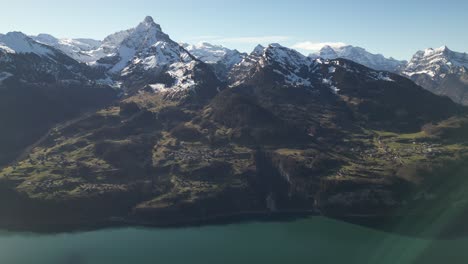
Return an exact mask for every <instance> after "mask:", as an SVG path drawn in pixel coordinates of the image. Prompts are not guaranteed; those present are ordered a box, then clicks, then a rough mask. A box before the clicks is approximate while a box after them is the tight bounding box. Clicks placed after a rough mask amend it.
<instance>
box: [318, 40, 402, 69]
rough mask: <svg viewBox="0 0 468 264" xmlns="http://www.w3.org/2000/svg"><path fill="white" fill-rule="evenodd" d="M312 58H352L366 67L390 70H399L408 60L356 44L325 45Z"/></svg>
mask: <svg viewBox="0 0 468 264" xmlns="http://www.w3.org/2000/svg"><path fill="white" fill-rule="evenodd" d="M310 57H311V58H314V59H315V58H323V59H337V58H343V59H348V60H352V61H354V62H357V63H359V64H362V65H364V66H366V67H369V68H372V69H375V70H382V71H390V72H399V70H400V69H401V68H402V67H404V65H405V63H406V61H399V60H395V59H393V58H385V57H384V56H383V55H381V54H372V53H370V52H368V51H366V50H365V49H363V48H361V47H354V46H350V45H348V46H342V47H334V48H333V47H330V46H325V47H323V48H322V49H321V50H320V51H319V52H318V53H314V54H311V55H310Z"/></svg>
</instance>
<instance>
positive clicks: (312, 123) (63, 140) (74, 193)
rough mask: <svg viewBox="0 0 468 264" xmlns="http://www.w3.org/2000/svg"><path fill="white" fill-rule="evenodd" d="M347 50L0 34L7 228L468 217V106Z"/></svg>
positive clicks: (152, 31)
mask: <svg viewBox="0 0 468 264" xmlns="http://www.w3.org/2000/svg"><path fill="white" fill-rule="evenodd" d="M67 43H68V44H70V45H68V44H67ZM76 52H77V53H76ZM340 52H342V54H345V55H349V56H350V57H352V58H354V59H355V60H358V59H360V60H361V62H363V61H364V62H366V63H371V62H372V63H373V64H379V65H380V66H381V67H384V66H386V67H390V66H389V65H392V60H391V59H385V58H384V59H382V58H381V57H379V56H378V55H375V56H374V55H372V54H371V55H369V54H367V53H365V51H363V50H362V49H359V48H354V47H347V48H346V47H344V48H343V49H342V50H341V51H340ZM434 53H436V52H434ZM67 54H69V55H67ZM337 54H338V52H337V51H335V50H333V51H331V50H330V49H328V51H327V50H323V54H322V55H323V56H321V58H314V56H304V55H302V54H301V53H299V52H297V51H296V50H293V49H289V48H287V47H284V46H281V45H280V44H270V45H267V46H261V45H259V46H257V47H256V48H255V49H254V50H253V51H252V52H251V53H250V54H240V53H238V52H236V51H231V50H229V49H226V48H223V47H220V46H214V45H210V44H207V43H204V44H201V45H193V46H192V45H185V44H184V45H180V44H178V43H177V42H175V41H173V40H172V39H171V38H170V37H169V35H167V34H166V33H165V32H163V31H162V29H161V26H160V25H158V24H156V23H155V22H154V20H153V19H152V18H151V17H146V18H145V19H144V21H142V22H141V23H139V24H138V25H137V26H136V27H135V28H131V29H128V30H124V31H120V32H117V33H114V34H111V35H109V36H108V37H106V38H105V39H104V40H103V41H102V42H98V41H91V40H83V39H80V40H60V39H56V38H53V37H51V36H47V35H39V36H36V37H34V38H31V37H28V36H26V35H24V34H22V33H9V34H6V35H0V82H1V83H0V123H2V131H1V132H0V150H1V151H0V164H1V165H3V167H2V168H1V169H0V210H1V211H2V216H3V217H2V218H0V226H6V227H10V228H27V229H41V228H50V227H57V226H60V227H63V228H64V229H73V228H82V227H84V226H88V225H90V226H95V225H98V224H99V225H110V224H116V223H121V224H128V223H132V224H155V225H168V224H171V225H176V224H187V223H188V224H190V223H200V222H201V223H205V222H206V221H209V220H210V219H232V218H233V217H236V216H245V214H246V212H248V213H247V214H248V215H249V216H252V215H268V216H271V215H276V214H284V213H286V214H288V215H289V214H292V213H301V214H302V213H307V214H309V213H313V214H321V215H325V216H329V217H335V218H339V219H345V220H347V221H349V219H350V218H354V217H356V216H360V217H363V216H366V217H367V216H372V219H381V218H383V219H390V218H393V217H396V216H401V215H416V216H418V217H421V218H423V219H426V218H427V219H435V217H437V216H439V215H440V214H441V213H443V212H444V210H450V212H455V213H457V214H460V215H462V216H463V217H460V219H462V220H466V219H468V207H467V206H466V203H465V201H466V200H467V199H468V196H467V193H468V191H467V190H466V186H468V184H466V183H467V182H466V177H465V174H466V173H465V172H466V170H467V169H468V168H467V165H466V162H465V161H466V159H467V158H468V154H467V153H468V148H467V147H466V141H467V140H468V137H467V136H466V135H467V133H466V132H467V131H468V118H467V109H466V108H464V107H462V106H460V105H457V104H456V103H454V102H453V101H451V100H450V99H449V98H446V97H440V96H437V95H435V94H433V93H431V92H429V91H427V90H425V89H423V88H422V87H420V86H419V85H417V84H415V83H414V82H413V81H411V80H410V79H408V78H406V77H403V76H400V75H398V74H396V73H393V72H389V71H387V70H382V71H381V70H376V69H372V68H369V67H366V66H365V65H363V63H357V62H354V61H352V60H350V59H349V58H341V55H337ZM447 54H448V55H450V56H451V57H452V61H451V64H454V63H457V66H456V67H460V69H464V67H461V66H458V65H462V64H463V63H462V61H463V59H464V57H460V56H461V55H457V54H455V55H454V54H451V53H448V52H447ZM422 55H424V54H422ZM448 55H444V56H448ZM335 56H338V57H340V58H335ZM343 56H344V55H343ZM376 56H377V57H376ZM323 57H326V58H323ZM422 57H427V56H422ZM379 58H380V59H379ZM455 59H456V61H455ZM227 62H229V63H227ZM412 62H413V61H412ZM412 62H411V63H412ZM414 62H415V63H414V64H415V65H416V64H417V65H423V64H425V63H426V64H427V63H429V62H430V63H429V64H437V63H439V59H427V60H423V59H420V60H417V61H416V60H415V61H414ZM411 63H410V64H411ZM220 65H224V66H223V67H221V68H218V66H220ZM396 65H398V66H396ZM400 65H401V63H397V62H395V64H394V65H393V66H394V67H400ZM444 65H447V63H445V64H444ZM444 67H445V66H444ZM439 68H441V67H433V68H427V69H426V68H422V69H420V68H418V67H416V66H415V69H414V71H415V72H420V71H426V72H429V70H432V69H437V70H438V69H439ZM218 69H223V71H219V70H218ZM451 70H452V69H450V71H451ZM394 71H396V68H394ZM450 71H449V72H450ZM408 74H409V73H408ZM437 74H438V73H437ZM415 75H416V74H415ZM435 75H436V74H434V76H435ZM107 84H112V85H114V86H113V87H114V88H112V87H110V86H109V85H107ZM446 190H450V195H449V196H447V195H446V196H443V194H444V193H445V194H446V193H447V191H446ZM434 197H436V198H434ZM366 219H367V218H366ZM462 222H463V221H462ZM379 223H380V222H379ZM431 223H432V222H430V223H428V224H431ZM421 226H423V225H422V223H421ZM421 226H418V227H417V228H421ZM458 226H460V223H451V227H458Z"/></svg>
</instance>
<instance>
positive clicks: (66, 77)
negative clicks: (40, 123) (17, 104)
mask: <svg viewBox="0 0 468 264" xmlns="http://www.w3.org/2000/svg"><path fill="white" fill-rule="evenodd" d="M7 78H14V79H16V80H22V81H25V82H29V83H44V82H45V83H52V82H57V81H61V82H65V81H66V82H70V81H79V82H81V83H88V82H93V81H97V80H99V79H102V78H104V74H103V73H102V72H100V71H99V70H94V69H92V68H90V67H88V66H86V65H84V64H80V63H79V62H77V61H76V60H74V59H72V58H70V57H69V56H67V55H66V54H64V53H63V52H61V51H59V50H57V49H55V48H53V47H51V46H48V45H45V44H42V43H39V42H37V41H35V40H34V39H32V38H30V37H28V36H26V35H25V34H23V33H21V32H10V33H7V34H5V35H0V81H2V82H4V81H5V80H6V79H7Z"/></svg>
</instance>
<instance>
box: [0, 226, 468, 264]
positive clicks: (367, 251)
mask: <svg viewBox="0 0 468 264" xmlns="http://www.w3.org/2000/svg"><path fill="white" fill-rule="evenodd" d="M467 248H468V240H467V239H459V240H430V239H422V238H414V237H405V236H401V235H397V234H389V233H384V232H380V231H376V230H374V229H368V228H364V227H361V226H356V225H351V224H347V223H343V222H338V221H334V220H330V219H326V218H323V217H311V218H309V219H304V220H299V221H294V222H284V223H242V224H230V225H219V226H206V227H193V228H176V229H143V228H126V229H109V230H100V231H93V232H83V233H73V234H53V235H31V234H22V233H9V232H2V233H0V263H12V264H17V263H18V264H22V263H25V264H26V263H28V264H29V263H35V264H43V263H44V264H55V263H56V264H106V263H109V264H121V263H138V264H145V263H152V264H153V263H204V264H205V263H360V264H361V263H392V264H394V263H425V264H427V263H466V261H465V260H468V252H467V251H468V250H466V249H467Z"/></svg>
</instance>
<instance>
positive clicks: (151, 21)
mask: <svg viewBox="0 0 468 264" xmlns="http://www.w3.org/2000/svg"><path fill="white" fill-rule="evenodd" d="M143 22H145V23H147V24H152V23H154V19H153V17H151V16H147V17H145V20H143Z"/></svg>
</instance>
